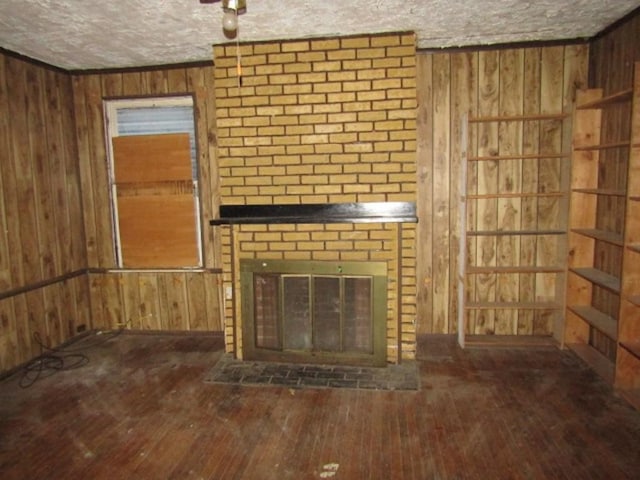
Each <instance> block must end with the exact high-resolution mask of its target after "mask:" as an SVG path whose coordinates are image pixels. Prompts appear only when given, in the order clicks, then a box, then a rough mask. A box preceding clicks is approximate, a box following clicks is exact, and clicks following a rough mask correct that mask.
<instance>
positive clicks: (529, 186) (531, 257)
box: [516, 48, 541, 335]
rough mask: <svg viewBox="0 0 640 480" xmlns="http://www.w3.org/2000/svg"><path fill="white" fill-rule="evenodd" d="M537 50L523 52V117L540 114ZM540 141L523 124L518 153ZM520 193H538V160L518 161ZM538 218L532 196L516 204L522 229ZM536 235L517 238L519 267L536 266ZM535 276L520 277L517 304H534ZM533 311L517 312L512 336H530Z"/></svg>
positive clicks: (533, 127)
mask: <svg viewBox="0 0 640 480" xmlns="http://www.w3.org/2000/svg"><path fill="white" fill-rule="evenodd" d="M540 55H541V49H539V48H528V49H526V50H525V52H524V74H523V75H524V78H525V79H527V81H526V82H524V86H523V105H522V110H523V113H524V114H525V115H535V114H539V113H540V96H541V89H540V75H541V74H540V70H541V59H540ZM539 138H540V123H539V122H527V123H525V124H524V125H523V131H522V153H523V154H537V153H538V151H539V150H538V143H539ZM522 191H524V192H538V191H540V190H539V183H538V161H537V159H524V160H522ZM537 219H538V201H537V199H536V198H534V197H530V198H526V197H525V198H523V199H522V200H521V204H520V225H521V227H522V228H523V229H525V230H526V229H528V230H535V229H536V228H537V224H538V222H537ZM537 241H538V239H537V237H536V236H533V235H531V236H527V235H525V236H523V237H522V238H521V239H520V252H519V257H520V258H519V264H520V265H523V266H533V265H536V263H537V259H536V245H537ZM535 287H536V275H535V274H523V275H520V284H519V286H518V288H519V290H520V291H519V296H520V300H521V301H529V302H533V301H535ZM533 317H534V312H533V311H531V310H521V311H519V312H518V323H517V328H516V333H517V334H519V335H530V334H532V333H533Z"/></svg>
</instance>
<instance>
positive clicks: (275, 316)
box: [240, 259, 387, 366]
mask: <svg viewBox="0 0 640 480" xmlns="http://www.w3.org/2000/svg"><path fill="white" fill-rule="evenodd" d="M386 268H387V266H386V263H384V262H325V261H291V260H288V261H284V260H278V261H276V260H260V259H251V260H248V259H244V260H241V261H240V282H241V298H242V315H243V318H242V326H243V338H244V353H245V359H252V360H267V361H287V362H288V361H294V362H308V363H318V362H321V363H340V364H352V365H369V366H383V365H385V363H386V335H385V333H386V332H385V325H386V320H387V315H386V305H387V277H386V274H387V271H386Z"/></svg>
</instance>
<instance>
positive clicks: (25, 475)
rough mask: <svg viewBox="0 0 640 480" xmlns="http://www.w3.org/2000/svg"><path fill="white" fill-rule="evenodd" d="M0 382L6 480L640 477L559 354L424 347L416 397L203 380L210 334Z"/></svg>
mask: <svg viewBox="0 0 640 480" xmlns="http://www.w3.org/2000/svg"><path fill="white" fill-rule="evenodd" d="M71 349H82V350H81V352H82V353H83V354H84V355H86V356H87V358H88V359H89V363H88V364H87V365H85V366H82V367H80V368H77V369H74V370H66V371H61V372H57V373H55V374H54V375H51V376H49V377H47V378H44V379H40V380H39V381H37V382H36V383H35V384H33V385H32V386H30V387H29V388H21V387H20V386H19V385H18V383H19V381H20V379H21V372H18V373H16V374H15V375H13V376H11V377H9V378H5V379H4V380H2V381H1V382H0V478H2V479H3V480H9V479H20V480H22V479H36V478H37V479H66V480H69V479H110V480H113V479H259V480H262V479H265V480H270V479H314V478H336V479H482V480H485V479H556V478H558V479H581V480H584V479H624V478H636V479H637V478H640V413H639V412H637V411H635V410H633V409H632V408H631V407H630V406H628V405H627V404H626V403H625V402H624V401H623V400H621V399H620V398H619V397H618V396H617V395H616V394H615V393H614V392H612V390H611V389H610V388H609V387H608V386H607V385H606V384H604V383H603V382H601V381H600V380H599V379H598V378H597V377H596V376H595V375H594V374H593V373H592V372H591V371H590V370H589V369H587V368H586V367H585V366H584V365H583V364H582V363H581V362H580V361H579V360H578V359H577V358H576V357H575V356H574V354H572V353H571V352H569V351H559V350H556V349H535V350H525V349H514V350H509V349H501V348H492V349H475V350H464V351H463V350H460V349H458V348H457V347H456V346H455V343H454V340H453V338H451V337H448V336H437V337H425V338H422V339H421V341H420V359H419V368H420V375H421V389H420V391H418V392H415V391H414V392H407V391H402V392H397V391H395V392H394V391H371V390H351V389H313V388H304V389H293V390H292V389H289V388H280V387H271V386H264V387H252V386H235V385H219V384H209V383H205V382H203V381H202V379H203V377H204V376H205V374H206V372H207V371H208V370H209V369H210V368H212V366H213V364H214V362H215V361H216V359H217V358H218V357H219V355H221V351H222V339H221V338H220V337H215V336H202V335H200V336H182V335H137V334H121V335H118V336H113V337H110V336H109V335H104V336H96V335H92V336H89V337H85V338H84V339H82V340H80V341H78V342H75V343H74V344H72V345H70V346H69V347H67V350H71Z"/></svg>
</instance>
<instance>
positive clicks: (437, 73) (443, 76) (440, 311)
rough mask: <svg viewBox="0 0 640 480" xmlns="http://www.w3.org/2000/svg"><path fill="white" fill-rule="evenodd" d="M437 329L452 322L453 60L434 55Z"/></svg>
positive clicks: (435, 291)
mask: <svg viewBox="0 0 640 480" xmlns="http://www.w3.org/2000/svg"><path fill="white" fill-rule="evenodd" d="M432 75H433V147H434V154H433V191H434V199H433V211H432V215H433V223H432V225H433V252H432V256H433V276H432V278H433V288H434V297H433V317H432V318H433V328H432V329H433V331H434V332H442V331H446V330H447V329H448V325H449V294H450V292H449V259H450V239H449V234H450V228H451V223H450V222H451V219H450V214H449V213H450V210H451V195H450V186H451V182H450V163H451V162H450V149H451V97H450V93H451V76H450V75H451V59H450V55H449V54H436V55H434V57H433V72H432Z"/></svg>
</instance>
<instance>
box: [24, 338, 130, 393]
mask: <svg viewBox="0 0 640 480" xmlns="http://www.w3.org/2000/svg"><path fill="white" fill-rule="evenodd" d="M121 332H122V330H115V331H113V332H110V333H109V334H101V337H100V342H99V343H104V342H106V341H108V340H110V339H111V338H113V337H115V336H117V335H119V334H120V333H121ZM33 339H34V340H35V342H36V343H37V344H38V345H39V346H40V355H38V356H37V357H36V358H34V359H33V360H31V361H30V362H29V363H27V364H26V365H25V366H24V368H23V369H22V377H21V378H20V382H19V383H18V384H19V385H20V387H21V388H28V387H30V386H31V385H33V384H34V383H36V382H37V381H38V380H40V379H42V378H47V377H50V376H51V375H53V374H55V373H56V372H61V371H65V370H73V369H75V368H80V367H83V366H85V365H87V364H89V357H88V356H86V355H85V354H83V353H78V352H81V351H82V350H86V349H87V348H91V347H95V346H96V343H95V342H92V343H91V344H90V345H83V346H82V347H77V348H69V347H56V348H52V347H49V346H47V345H45V344H44V342H43V341H42V338H41V337H40V334H39V333H38V332H34V334H33Z"/></svg>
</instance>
